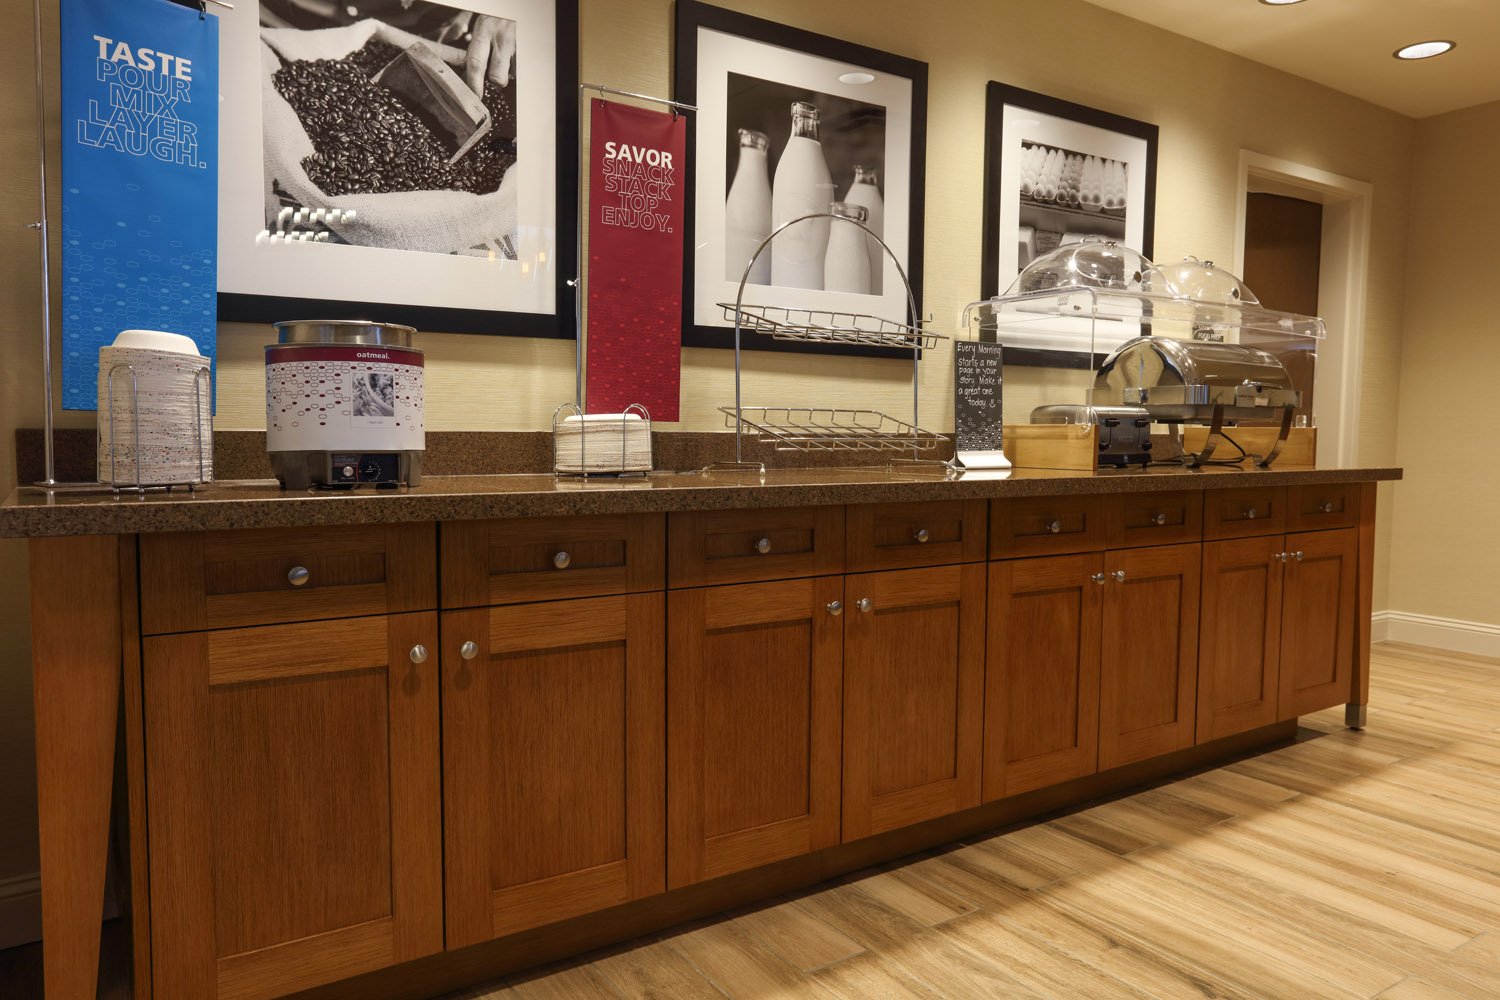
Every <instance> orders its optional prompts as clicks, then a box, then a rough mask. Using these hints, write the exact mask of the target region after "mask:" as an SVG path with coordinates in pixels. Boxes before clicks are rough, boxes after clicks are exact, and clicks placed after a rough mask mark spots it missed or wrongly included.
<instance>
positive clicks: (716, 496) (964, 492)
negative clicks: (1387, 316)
mask: <svg viewBox="0 0 1500 1000" xmlns="http://www.w3.org/2000/svg"><path fill="white" fill-rule="evenodd" d="M983 475H984V474H975V473H970V474H968V475H965V476H962V477H959V478H956V479H941V478H938V477H936V476H931V475H927V476H923V475H904V474H895V473H892V472H890V471H887V470H884V469H772V470H769V471H768V472H767V473H766V476H765V481H764V482H761V481H759V479H758V477H756V476H754V475H753V474H752V475H745V474H732V473H715V474H710V475H703V474H701V473H697V472H692V473H676V472H659V473H655V474H653V475H651V476H649V477H647V478H641V479H619V480H609V479H606V480H597V479H595V480H589V481H586V482H585V481H580V480H575V479H556V478H554V477H552V476H550V475H513V476H428V477H426V478H425V479H423V481H422V485H421V486H419V487H417V488H414V489H399V490H374V489H369V490H359V491H349V492H299V493H289V492H286V491H284V490H282V489H280V488H279V487H278V486H277V485H276V483H275V481H274V480H237V481H221V482H216V483H213V484H212V485H210V486H208V487H206V488H204V489H202V490H200V491H199V492H197V493H187V492H174V493H170V494H166V493H151V494H148V495H146V496H144V497H140V496H130V495H122V496H119V497H116V496H112V495H109V494H105V495H100V494H90V495H77V494H73V495H70V494H66V493H58V494H53V495H48V494H46V493H41V492H35V491H30V490H18V491H16V492H14V493H12V494H11V495H10V497H9V498H8V499H6V501H5V503H4V505H3V506H0V536H7V537H40V536H46V535H117V534H138V533H149V532H158V531H208V530H217V529H225V528H273V527H295V526H309V525H330V524H368V523H391V522H396V521H452V520H466V519H472V518H485V517H536V516H543V515H559V514H561V515H567V514H617V513H630V512H639V511H674V510H725V509H731V508H754V507H809V506H820V505H824V504H851V503H886V502H893V501H910V500H946V499H971V498H988V497H1026V496H1057V495H1066V494H1084V493H1091V494H1101V493H1140V492H1153V491H1165V490H1203V489H1222V488H1227V487H1240V486H1286V485H1299V484H1316V483H1346V482H1373V481H1381V480H1394V479H1400V478H1401V470H1400V469H1313V468H1295V467H1289V468H1275V469H1264V470H1259V469H1244V468H1235V467H1216V468H1212V469H1204V470H1199V471H1191V470H1186V469H1181V468H1161V469H1152V470H1149V471H1144V472H1143V471H1141V470H1122V471H1113V470H1111V471H1100V472H1062V471H1054V470H1047V469H1017V470H1014V471H1012V472H1011V473H1009V474H1008V475H1007V476H1006V477H1005V478H1003V479H1000V478H981V476H983Z"/></svg>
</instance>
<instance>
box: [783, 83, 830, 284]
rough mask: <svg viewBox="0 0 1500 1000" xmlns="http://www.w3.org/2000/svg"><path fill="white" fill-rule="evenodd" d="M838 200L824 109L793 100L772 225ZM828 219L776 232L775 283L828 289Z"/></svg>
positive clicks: (812, 211)
mask: <svg viewBox="0 0 1500 1000" xmlns="http://www.w3.org/2000/svg"><path fill="white" fill-rule="evenodd" d="M832 201H833V179H832V177H830V176H829V174H828V161H827V160H825V159H824V158H823V144H822V143H821V142H819V141H818V109H817V108H816V107H814V106H813V105H811V104H804V103H802V102H801V101H798V102H797V103H795V104H793V105H792V137H791V138H790V139H788V140H787V143H786V149H784V150H782V152H781V159H780V161H778V162H777V164H776V179H775V180H774V181H772V183H771V224H772V226H773V228H780V227H781V226H783V225H785V224H786V223H788V222H790V221H791V220H793V219H797V218H801V217H802V216H804V215H811V214H813V213H815V212H827V211H828V206H829V204H830V203H832ZM828 226H829V220H828V219H812V220H810V221H808V222H802V223H799V224H797V225H795V226H793V227H791V228H790V229H788V230H787V231H786V232H784V233H782V234H781V235H780V236H778V237H776V247H775V252H774V253H773V254H772V255H771V284H773V285H780V286H782V287H784V288H822V287H823V257H824V255H825V254H827V253H828Z"/></svg>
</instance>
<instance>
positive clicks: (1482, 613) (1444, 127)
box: [1377, 102, 1500, 625]
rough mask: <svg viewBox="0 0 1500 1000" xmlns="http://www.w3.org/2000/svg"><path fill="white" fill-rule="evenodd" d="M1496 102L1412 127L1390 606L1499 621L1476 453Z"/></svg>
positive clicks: (1489, 476) (1488, 320)
mask: <svg viewBox="0 0 1500 1000" xmlns="http://www.w3.org/2000/svg"><path fill="white" fill-rule="evenodd" d="M1497 160H1500V102H1497V103H1494V104H1486V105H1483V106H1481V107H1477V108H1470V109H1468V110H1466V111H1455V112H1453V113H1451V114H1447V115H1441V116H1439V117H1436V118H1429V119H1426V120H1424V121H1422V122H1420V123H1419V125H1418V128H1417V145H1416V167H1415V174H1414V176H1413V190H1412V204H1411V219H1412V226H1411V242H1410V244H1409V262H1408V267H1407V281H1406V285H1407V301H1406V324H1405V330H1406V333H1405V336H1404V338H1403V343H1402V353H1401V436H1400V439H1399V442H1398V444H1399V447H1398V458H1399V459H1400V461H1401V464H1402V465H1404V466H1405V467H1406V482H1404V483H1402V484H1401V487H1400V492H1399V496H1398V499H1397V502H1396V505H1395V541H1394V545H1393V546H1392V550H1391V563H1390V599H1389V601H1388V603H1387V604H1385V605H1377V606H1378V607H1379V606H1383V607H1388V608H1390V609H1391V610H1393V611H1402V612H1408V613H1414V614H1423V615H1436V616H1438V617H1442V618H1457V619H1460V620H1464V621H1473V622H1483V623H1486V624H1489V625H1500V582H1497V581H1496V575H1495V558H1496V555H1497V554H1500V517H1497V516H1496V513H1497V510H1500V503H1497V497H1500V467H1497V466H1496V465H1495V463H1494V461H1493V460H1492V458H1491V456H1490V455H1489V453H1488V451H1487V450H1486V448H1485V447H1484V442H1485V435H1486V433H1487V431H1486V426H1487V424H1488V415H1489V412H1490V410H1491V408H1492V407H1493V405H1494V400H1495V394H1496V389H1495V384H1494V379H1493V378H1492V375H1493V372H1492V371H1491V370H1490V365H1489V359H1490V358H1492V357H1493V356H1494V352H1495V350H1496V348H1497V347H1500V333H1497V330H1496V323H1495V318H1494V310H1493V304H1492V303H1491V302H1490V301H1489V295H1488V292H1489V291H1490V290H1491V289H1492V288H1493V287H1494V276H1495V269H1496V267H1497V266H1500V254H1497V253H1496V251H1495V247H1494V243H1493V234H1494V233H1495V232H1496V231H1497V229H1500V202H1497V201H1496V200H1495V198H1494V197H1493V196H1491V195H1489V194H1487V193H1486V192H1487V191H1488V188H1489V186H1492V185H1493V183H1494V177H1495V163H1496V162H1497Z"/></svg>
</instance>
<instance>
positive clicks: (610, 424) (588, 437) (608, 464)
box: [555, 413, 651, 473]
mask: <svg viewBox="0 0 1500 1000" xmlns="http://www.w3.org/2000/svg"><path fill="white" fill-rule="evenodd" d="M555 434H556V437H557V440H556V443H555V446H556V448H557V461H556V471H558V472H575V473H576V472H650V471H651V422H650V421H649V420H644V419H642V418H641V417H640V415H638V414H635V413H590V414H587V415H586V416H577V415H574V416H571V417H568V418H566V419H565V420H563V421H562V422H561V423H560V424H558V425H556V431H555Z"/></svg>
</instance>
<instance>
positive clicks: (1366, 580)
mask: <svg viewBox="0 0 1500 1000" xmlns="http://www.w3.org/2000/svg"><path fill="white" fill-rule="evenodd" d="M1377 489H1378V487H1377V486H1376V485H1375V484H1374V483H1360V493H1359V528H1358V531H1359V602H1358V607H1356V608H1355V611H1354V677H1353V678H1352V679H1351V685H1350V691H1349V705H1350V706H1352V707H1353V708H1354V713H1353V714H1362V712H1361V710H1362V709H1363V708H1364V706H1366V705H1368V704H1369V703H1370V624H1371V618H1370V615H1371V611H1372V609H1373V607H1374V602H1375V503H1376V491H1377ZM1349 714H1351V713H1349V712H1346V716H1347V715H1349ZM1358 721H1359V725H1361V726H1363V725H1364V722H1363V719H1360V720H1358Z"/></svg>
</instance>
